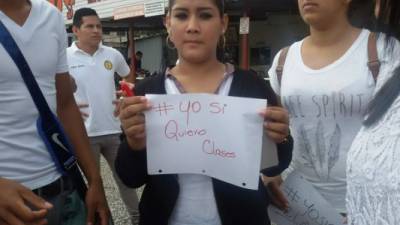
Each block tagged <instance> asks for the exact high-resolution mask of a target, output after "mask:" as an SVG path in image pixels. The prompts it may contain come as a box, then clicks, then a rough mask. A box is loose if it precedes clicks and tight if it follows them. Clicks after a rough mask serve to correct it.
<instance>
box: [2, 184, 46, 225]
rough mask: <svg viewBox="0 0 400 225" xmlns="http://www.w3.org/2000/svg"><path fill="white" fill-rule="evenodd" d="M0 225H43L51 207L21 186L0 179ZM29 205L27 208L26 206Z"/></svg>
mask: <svg viewBox="0 0 400 225" xmlns="http://www.w3.org/2000/svg"><path fill="white" fill-rule="evenodd" d="M0 190H1V191H0V224H21V225H22V224H45V222H46V215H47V212H48V210H49V209H51V208H52V207H53V206H52V205H51V204H50V203H48V202H46V201H45V200H44V199H42V198H40V197H39V196H37V195H35V194H34V193H33V192H32V191H31V190H29V189H28V188H26V187H24V186H23V185H21V184H19V183H17V182H15V181H12V180H9V179H5V178H1V177H0ZM28 205H29V206H28Z"/></svg>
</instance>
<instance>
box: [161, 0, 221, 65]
mask: <svg viewBox="0 0 400 225" xmlns="http://www.w3.org/2000/svg"><path fill="white" fill-rule="evenodd" d="M227 23H228V18H227V16H221V14H220V13H219V10H218V8H217V6H216V5H215V3H214V0H176V1H175V4H174V5H173V6H172V9H171V12H169V14H168V16H167V18H166V27H167V31H168V33H169V37H170V40H171V41H172V42H173V43H174V45H175V47H176V48H177V50H178V53H179V55H180V57H182V58H183V59H185V60H188V61H191V62H194V63H199V62H203V61H206V60H208V59H210V58H211V57H216V49H217V45H218V41H219V40H220V37H221V36H222V35H224V33H225V30H226V26H227Z"/></svg>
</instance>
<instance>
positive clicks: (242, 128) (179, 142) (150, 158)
mask: <svg viewBox="0 0 400 225" xmlns="http://www.w3.org/2000/svg"><path fill="white" fill-rule="evenodd" d="M146 97H147V99H148V100H149V101H150V102H151V104H152V106H153V107H152V109H151V110H149V111H147V112H146V113H145V117H146V134H147V167H148V173H149V174H175V173H177V174H179V173H190V174H204V175H208V176H211V177H214V178H217V179H219V180H222V181H225V182H228V183H231V184H234V185H237V186H240V187H243V188H247V189H257V188H258V181H259V172H260V162H261V147H262V135H263V118H262V117H261V116H260V115H259V112H260V110H261V109H263V108H265V106H266V105H267V103H266V100H261V99H250V98H237V97H226V96H218V95H209V94H184V95H146Z"/></svg>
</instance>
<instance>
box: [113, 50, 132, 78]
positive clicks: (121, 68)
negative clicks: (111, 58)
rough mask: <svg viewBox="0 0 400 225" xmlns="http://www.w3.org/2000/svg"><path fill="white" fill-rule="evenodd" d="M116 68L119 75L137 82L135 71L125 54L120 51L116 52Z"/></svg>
mask: <svg viewBox="0 0 400 225" xmlns="http://www.w3.org/2000/svg"><path fill="white" fill-rule="evenodd" d="M116 54H117V55H116V68H115V72H117V74H118V76H120V77H121V78H123V80H124V81H126V82H129V83H135V76H134V74H133V71H132V70H131V69H130V68H129V65H128V63H126V61H125V59H124V56H122V54H121V53H120V52H117V53H116Z"/></svg>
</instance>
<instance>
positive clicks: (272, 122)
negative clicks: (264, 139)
mask: <svg viewBox="0 0 400 225" xmlns="http://www.w3.org/2000/svg"><path fill="white" fill-rule="evenodd" d="M261 114H262V115H263V116H264V118H265V122H264V130H265V133H266V134H267V135H268V136H269V137H270V138H271V139H272V140H273V141H274V142H275V143H281V142H282V141H284V140H285V138H286V137H287V136H288V135H289V114H288V112H287V111H286V110H285V109H284V108H282V107H272V106H270V107H268V108H267V109H266V110H265V111H263V112H262V113H261Z"/></svg>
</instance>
